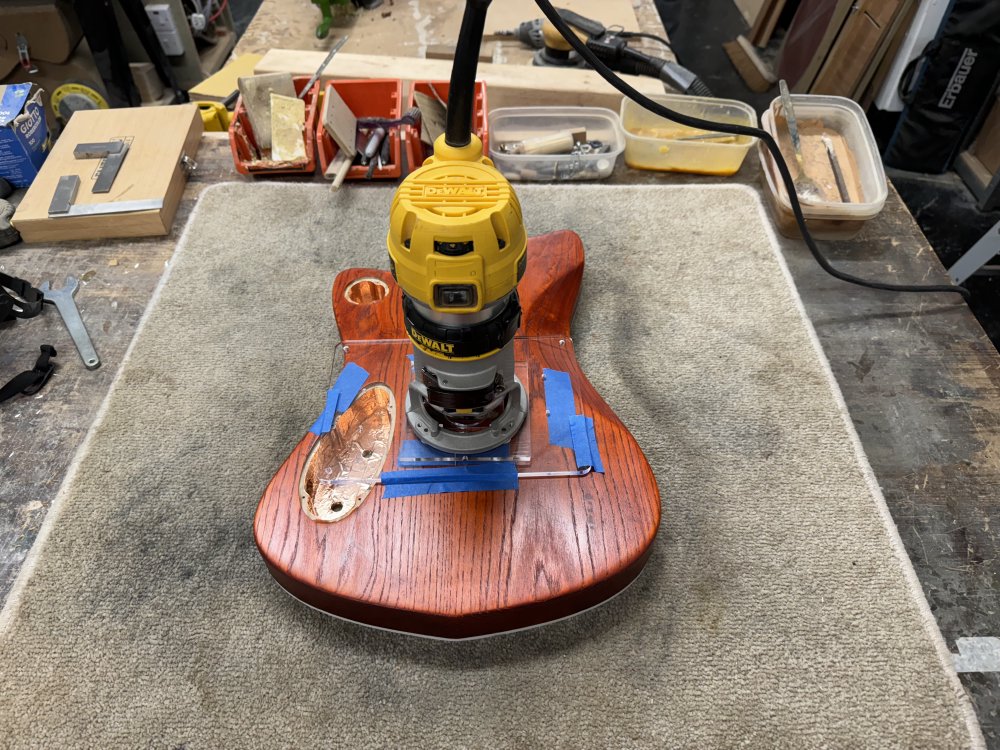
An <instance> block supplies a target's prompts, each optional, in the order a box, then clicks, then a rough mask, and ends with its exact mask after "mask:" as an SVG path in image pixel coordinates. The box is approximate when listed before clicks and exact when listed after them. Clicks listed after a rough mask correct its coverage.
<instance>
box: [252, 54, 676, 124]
mask: <svg viewBox="0 0 1000 750" xmlns="http://www.w3.org/2000/svg"><path fill="white" fill-rule="evenodd" d="M324 57H325V55H324V54H323V53H322V52H306V51H303V50H290V49H272V50H271V51H269V52H268V53H267V54H266V55H264V58H263V59H262V60H261V61H260V62H259V63H258V64H257V68H256V72H257V73H291V74H292V75H312V74H313V73H314V72H315V71H316V69H317V68H318V67H319V66H320V64H321V63H322V62H323V58H324ZM477 77H478V78H479V80H481V81H485V82H486V87H487V90H488V94H489V103H490V109H497V108H499V107H531V106H591V107H607V108H609V109H613V110H614V111H616V112H617V111H618V107H619V105H620V104H621V99H622V95H621V94H619V93H618V92H617V91H616V90H615V89H614V88H612V87H611V85H610V84H609V83H608V82H607V81H605V80H604V79H603V78H601V77H600V76H599V75H598V74H597V73H595V72H594V71H592V70H582V69H573V70H567V69H563V68H551V67H542V68H540V67H533V66H528V65H496V64H491V63H481V64H480V65H479V68H478V76H477ZM335 78H341V79H354V78H400V79H402V80H403V81H404V82H405V84H404V85H405V86H406V87H408V86H409V83H410V82H412V81H442V80H444V81H447V80H449V79H450V78H451V62H450V61H448V60H423V59H418V58H411V57H387V56H381V55H355V54H350V53H346V52H338V53H337V55H336V56H335V57H334V58H333V61H332V62H331V63H330V65H329V66H328V67H327V68H326V71H325V72H324V74H323V76H322V79H323V80H324V81H329V80H332V79H335ZM622 78H624V79H625V80H626V81H628V83H630V84H631V85H632V86H634V87H635V88H636V89H638V90H639V91H640V92H642V93H644V94H662V93H663V84H662V83H661V82H660V81H659V80H658V79H655V78H647V77H641V76H622Z"/></svg>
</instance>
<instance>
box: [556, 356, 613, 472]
mask: <svg viewBox="0 0 1000 750" xmlns="http://www.w3.org/2000/svg"><path fill="white" fill-rule="evenodd" d="M542 376H543V382H544V384H545V413H546V415H547V417H548V423H549V442H550V443H552V445H558V446H561V447H563V448H572V449H573V454H574V455H575V457H576V468H578V469H583V468H585V467H587V466H591V467H593V469H594V471H596V472H599V473H601V474H603V473H604V464H603V462H602V461H601V454H600V451H599V450H598V447H597V434H596V432H595V431H594V420H593V419H592V418H590V417H585V416H583V415H582V414H577V413H576V401H575V400H574V398H573V383H572V382H571V381H570V379H569V373H568V372H562V371H561V370H549V369H548V368H545V369H543V370H542Z"/></svg>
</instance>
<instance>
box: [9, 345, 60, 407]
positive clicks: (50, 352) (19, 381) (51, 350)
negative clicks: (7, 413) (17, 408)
mask: <svg viewBox="0 0 1000 750" xmlns="http://www.w3.org/2000/svg"><path fill="white" fill-rule="evenodd" d="M39 348H40V349H41V350H42V353H41V354H40V355H39V357H38V359H37V360H35V366H34V367H33V368H32V369H30V370H25V371H24V372H22V373H20V374H19V375H15V376H14V377H13V378H11V379H10V380H9V381H8V382H7V383H6V384H5V385H3V386H0V402H2V401H6V400H7V399H9V398H13V397H14V396H16V395H18V394H20V393H23V394H24V395H25V396H31V395H34V394H35V393H38V392H39V391H40V390H42V388H43V387H44V386H45V384H46V383H47V382H49V378H51V377H52V373H53V372H55V369H56V363H55V362H53V361H52V357H55V356H56V349H55V347H54V346H50V345H48V344H42V345H41V347H39Z"/></svg>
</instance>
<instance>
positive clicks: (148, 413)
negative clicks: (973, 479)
mask: <svg viewBox="0 0 1000 750" xmlns="http://www.w3.org/2000/svg"><path fill="white" fill-rule="evenodd" d="M518 190H519V193H520V195H521V197H522V202H523V206H524V215H525V219H526V221H527V223H528V226H529V229H530V232H531V233H532V234H539V233H542V232H546V231H551V230H556V229H563V228H573V229H575V230H576V231H577V232H579V234H580V235H581V236H582V238H583V240H584V243H585V245H586V248H587V268H586V273H585V278H584V284H583V290H582V298H581V301H580V305H579V308H578V310H577V314H576V319H575V322H574V332H575V333H574V338H575V342H576V350H577V353H578V356H579V358H580V361H581V364H582V366H583V369H584V371H585V372H586V373H587V375H588V376H589V378H590V379H591V381H592V382H593V383H594V385H595V386H596V387H597V390H598V391H599V392H600V393H601V394H602V395H603V396H604V398H605V399H606V401H607V402H608V403H609V404H610V405H611V406H612V407H613V408H614V409H615V410H616V411H617V412H618V414H619V415H620V416H621V417H622V419H623V421H624V422H625V424H626V425H628V426H629V427H630V429H631V430H632V431H633V432H634V434H635V436H636V438H637V439H638V441H639V444H640V445H641V446H642V447H643V448H644V450H645V451H646V454H647V456H648V457H649V460H650V463H651V464H652V467H653V470H654V471H655V472H656V475H657V477H658V478H659V482H660V487H661V491H662V497H663V509H664V521H663V526H662V529H661V532H660V536H659V538H658V540H657V543H656V546H655V550H654V552H653V555H652V557H651V560H650V562H649V565H648V567H647V569H646V571H645V572H644V574H643V575H642V576H641V577H640V578H639V579H638V581H637V582H636V583H635V584H634V585H633V586H632V587H631V588H630V589H628V590H627V591H626V592H625V593H624V594H622V595H621V596H620V597H618V598H617V599H615V600H614V601H612V602H610V603H608V604H606V605H604V606H602V607H600V608H598V609H595V610H592V611H591V612H588V613H586V614H584V615H581V616H579V617H576V618H573V619H570V620H568V621H564V622H560V623H557V624H554V625H551V626H548V627H544V628H539V629H535V630H531V631H526V632H523V633H518V634H513V635H508V636H501V637H496V638H492V639H486V640H480V641H473V642H462V643H443V642H437V641H428V640H422V639H415V638H411V637H406V636H401V635H394V634H388V633H383V632H379V631H374V630H371V629H366V628H363V627H359V626H356V625H353V624H350V623H345V622H341V621H338V620H335V619H332V618H328V617H326V616H324V615H322V614H320V613H318V612H315V611H312V610H310V609H308V608H306V607H304V606H302V605H301V604H299V603H297V602H296V601H294V600H293V599H291V598H290V597H288V596H287V595H286V594H285V593H284V592H283V591H282V590H281V589H280V588H279V587H278V586H277V585H276V584H275V583H273V582H272V581H271V579H270V577H269V576H268V574H267V572H266V570H265V568H264V565H263V563H262V562H261V560H260V559H259V557H258V555H257V552H256V549H255V547H254V544H253V540H252V534H251V519H252V516H253V512H254V509H255V507H256V504H257V500H258V498H259V496H260V493H261V491H262V490H263V488H264V486H265V484H266V483H267V481H268V480H269V479H270V477H271V476H272V474H273V472H274V471H275V470H276V469H277V468H278V466H279V465H280V464H281V462H282V461H283V460H284V459H285V457H286V456H287V454H288V453H289V452H290V450H291V449H292V447H293V446H294V445H295V444H296V442H297V441H298V440H299V439H300V438H301V436H302V435H303V434H304V432H305V430H306V429H307V428H308V426H309V424H310V423H311V422H312V420H313V419H314V418H315V417H316V415H317V414H318V413H319V412H320V411H321V410H322V407H323V402H324V390H325V388H326V386H327V385H328V383H329V380H330V376H331V358H332V350H333V347H334V344H335V332H334V328H333V324H332V314H331V311H330V293H329V291H330V286H331V284H332V281H333V278H334V275H335V274H336V273H337V272H338V271H339V270H341V269H344V268H348V267H351V266H356V265H374V266H378V267H384V266H385V264H386V250H385V232H386V221H387V216H388V207H389V202H390V198H391V191H390V190H389V189H358V188H351V189H345V190H342V191H341V192H340V193H339V194H336V195H332V194H331V193H330V192H329V191H328V190H327V189H325V188H322V187H313V186H289V185H266V184H259V185H252V186H251V185H246V184H240V185H224V186H220V187H218V188H215V189H213V190H210V191H208V192H207V193H206V194H205V196H204V198H203V199H202V201H201V203H200V205H199V207H198V209H197V211H196V212H195V215H194V216H193V218H192V219H191V223H190V225H189V227H188V229H187V230H186V232H185V235H184V238H183V240H182V242H181V247H180V249H179V251H178V254H177V255H176V256H175V259H174V261H173V262H172V267H171V269H170V271H169V274H168V278H167V281H166V283H165V284H164V285H163V286H162V287H161V288H160V290H158V292H157V296H156V299H155V300H154V304H153V306H152V308H151V312H149V313H148V314H147V317H146V318H145V319H144V321H143V324H142V329H141V331H140V333H139V335H138V336H137V338H136V341H135V343H134V344H133V347H132V349H131V352H130V355H129V357H128V359H127V362H126V364H125V365H124V368H123V370H122V372H121V373H120V375H119V377H118V379H117V381H116V384H115V387H114V389H113V391H112V393H111V395H110V396H109V398H108V401H107V402H106V403H105V405H104V407H103V408H102V412H101V415H100V417H99V421H98V424H97V425H96V426H95V428H94V429H93V430H92V432H91V433H90V435H89V436H88V439H87V442H86V444H85V446H84V448H83V449H82V450H81V456H79V457H78V459H77V461H76V462H75V463H74V468H73V471H72V472H71V475H70V477H69V478H68V479H67V482H66V484H65V485H64V487H63V490H62V492H61V494H60V497H59V499H58V501H57V504H56V507H55V508H54V509H53V511H52V512H51V513H50V517H49V518H48V519H47V521H46V525H45V527H44V528H43V531H42V536H41V538H40V540H39V544H38V545H37V549H38V550H40V551H39V552H38V553H37V554H35V555H34V556H33V557H32V558H31V559H30V560H29V562H28V564H27V565H26V569H25V572H24V574H23V575H22V578H21V579H20V580H19V582H18V585H17V587H16V588H15V591H14V593H13V595H12V597H11V599H10V601H9V602H8V605H7V607H6V608H5V609H4V612H3V616H2V622H0V626H2V627H3V635H2V638H0V665H2V668H0V672H2V673H0V738H3V739H2V740H0V742H2V743H3V744H5V745H9V746H12V747H45V748H52V747H84V746H86V747H113V746H123V747H140V746H141V747H146V746H150V747H185V748H216V747H391V748H401V747H413V748H431V747H488V748H506V747H565V748H590V747H663V746H676V747H681V746H689V747H707V746H734V745H741V746H754V747H768V748H770V747H779V746H787V747H802V746H841V747H843V746H865V747H873V746H880V747H881V746H899V747H963V746H976V745H979V744H980V743H981V736H980V733H979V729H978V725H977V724H976V722H975V718H974V716H973V714H972V710H971V707H970V703H969V701H968V699H967V698H966V697H965V694H964V692H963V690H962V688H961V686H960V684H959V682H958V680H957V677H956V676H955V674H954V672H953V671H952V669H951V667H950V665H949V663H948V662H947V660H946V652H945V651H944V645H943V643H942V641H941V637H940V634H939V632H938V631H937V628H936V626H935V624H934V622H933V620H932V618H931V616H930V613H929V611H928V608H927V605H926V602H925V601H924V600H923V599H922V597H921V596H920V593H919V588H918V587H917V585H916V583H915V577H914V575H913V571H912V568H911V567H910V564H909V562H908V560H907V559H906V557H905V553H904V552H903V551H902V550H901V546H900V543H899V540H898V537H897V536H896V532H895V529H894V527H892V525H891V521H890V520H889V518H888V514H887V511H886V509H885V505H884V502H883V500H882V498H881V496H880V494H879V491H878V488H877V486H876V484H875V482H874V480H873V478H872V476H871V474H870V469H869V468H868V465H867V461H866V460H865V458H864V456H863V454H862V453H861V450H860V447H859V444H858V443H857V436H856V434H855V433H854V431H853V428H852V427H851V425H850V422H849V419H848V418H846V415H845V412H844V409H843V405H842V402H841V400H840V396H839V391H837V390H836V386H835V385H834V384H833V381H832V376H831V375H830V372H829V370H828V367H827V365H826V363H825V360H823V359H822V356H821V354H819V351H818V346H817V344H816V342H815V338H814V336H813V333H812V330H811V328H810V327H809V325H808V323H807V322H806V321H805V319H804V317H803V314H802V311H801V307H800V306H799V303H798V299H797V297H796V295H795V292H794V291H793V289H792V287H791V285H790V281H789V278H788V276H787V272H786V270H785V268H784V265H783V263H782V261H781V260H780V257H779V254H778V251H777V250H776V247H775V246H774V244H773V238H772V236H771V235H770V232H769V230H768V229H767V228H766V226H765V224H764V221H765V219H764V215H763V214H762V212H761V208H760V205H759V203H758V200H757V198H756V196H755V194H754V193H753V192H752V191H750V190H748V189H746V188H740V187H723V186H718V187H683V188H640V187H636V188H622V187H615V188H608V187H573V188H549V187H521V188H519V189H518Z"/></svg>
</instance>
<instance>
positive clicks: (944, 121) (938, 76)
mask: <svg viewBox="0 0 1000 750" xmlns="http://www.w3.org/2000/svg"><path fill="white" fill-rule="evenodd" d="M998 73H1000V2H998V0H990V2H983V0H954V3H953V4H952V8H951V11H950V13H949V14H948V16H947V17H946V19H945V21H944V23H943V24H942V26H941V30H940V31H939V32H938V36H937V38H936V39H934V41H932V42H931V43H930V44H928V45H927V47H926V48H925V49H924V51H923V54H922V55H921V56H920V57H919V58H917V59H916V60H914V61H913V62H912V63H910V65H909V67H908V68H907V71H906V72H905V73H904V75H903V78H902V80H901V81H900V96H901V97H902V99H903V101H904V102H905V103H906V108H905V109H904V110H903V114H902V115H901V117H900V119H899V123H898V124H897V126H896V130H895V132H894V133H893V135H892V138H891V139H890V141H889V144H888V146H887V147H886V150H885V154H884V155H883V159H884V161H885V163H886V164H887V165H889V166H890V167H898V168H900V169H906V170H909V171H912V172H929V173H935V174H937V173H941V172H944V171H945V170H946V169H948V168H949V167H950V166H951V164H952V161H954V159H955V156H956V155H957V153H958V150H959V148H960V147H961V146H962V144H963V142H964V141H965V137H966V134H967V132H968V130H969V128H970V127H971V125H972V123H973V122H974V121H975V119H976V116H977V115H978V114H979V113H980V111H982V109H983V108H984V107H986V106H987V104H988V102H989V101H990V95H991V93H992V92H993V91H994V88H995V86H996V81H997V74H998Z"/></svg>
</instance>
